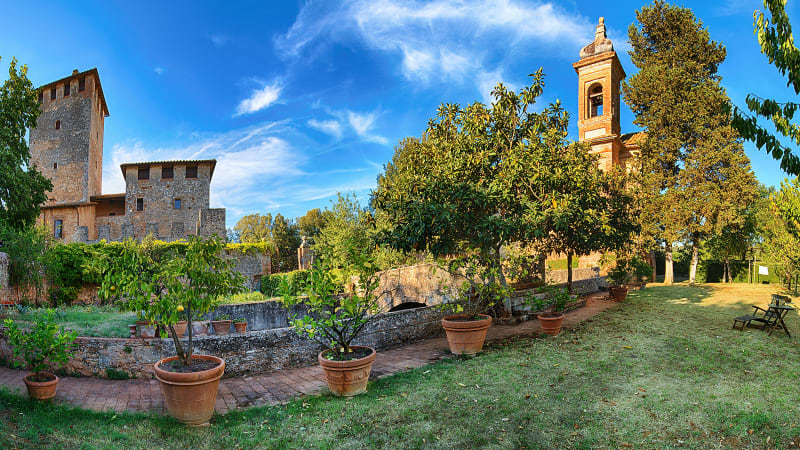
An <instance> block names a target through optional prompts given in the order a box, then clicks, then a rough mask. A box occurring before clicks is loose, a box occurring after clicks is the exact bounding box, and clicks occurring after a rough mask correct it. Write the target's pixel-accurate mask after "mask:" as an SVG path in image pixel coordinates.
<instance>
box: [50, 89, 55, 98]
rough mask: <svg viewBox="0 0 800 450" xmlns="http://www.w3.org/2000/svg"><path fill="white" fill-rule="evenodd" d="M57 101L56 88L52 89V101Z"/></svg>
mask: <svg viewBox="0 0 800 450" xmlns="http://www.w3.org/2000/svg"><path fill="white" fill-rule="evenodd" d="M55 99H56V88H52V89H50V100H55Z"/></svg>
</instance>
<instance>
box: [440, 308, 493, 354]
mask: <svg viewBox="0 0 800 450" xmlns="http://www.w3.org/2000/svg"><path fill="white" fill-rule="evenodd" d="M479 316H481V317H482V319H481V320H454V319H458V318H460V317H469V316H468V315H467V314H456V315H454V316H447V317H445V318H444V319H442V328H444V331H445V332H446V333H447V343H448V344H449V345H450V351H451V352H452V353H453V354H456V355H461V354H464V355H474V354H476V353H479V352H480V351H481V350H483V342H484V341H485V340H486V332H487V331H489V327H490V326H491V325H492V317H491V316H487V315H486V314H479Z"/></svg>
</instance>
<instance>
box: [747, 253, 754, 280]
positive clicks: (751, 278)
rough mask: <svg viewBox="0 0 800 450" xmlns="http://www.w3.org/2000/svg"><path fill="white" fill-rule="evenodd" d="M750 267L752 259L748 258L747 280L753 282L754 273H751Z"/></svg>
mask: <svg viewBox="0 0 800 450" xmlns="http://www.w3.org/2000/svg"><path fill="white" fill-rule="evenodd" d="M750 267H751V266H750V260H749V259H748V260H747V282H748V283H752V282H753V275H752V274H751V269H750Z"/></svg>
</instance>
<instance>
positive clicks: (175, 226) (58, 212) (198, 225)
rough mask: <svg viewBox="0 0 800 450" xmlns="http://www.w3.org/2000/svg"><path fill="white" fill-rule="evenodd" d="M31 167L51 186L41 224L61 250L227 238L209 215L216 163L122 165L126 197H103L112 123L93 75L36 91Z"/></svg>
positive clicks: (217, 217) (216, 216)
mask: <svg viewBox="0 0 800 450" xmlns="http://www.w3.org/2000/svg"><path fill="white" fill-rule="evenodd" d="M39 104H40V105H41V106H40V107H41V110H42V114H41V116H40V117H39V120H38V122H37V124H36V127H35V128H31V130H30V150H31V163H32V164H34V165H36V166H37V168H38V169H39V171H41V172H42V174H43V175H44V176H46V177H47V178H49V179H50V180H51V181H52V182H53V190H52V191H51V192H50V193H49V198H48V200H47V202H45V203H44V204H43V205H42V206H41V208H42V214H41V215H40V216H39V221H40V222H41V223H45V224H46V225H47V226H48V227H49V228H50V229H51V230H52V233H53V236H54V237H56V238H57V239H60V240H62V241H63V242H93V241H96V240H99V239H105V240H109V241H116V240H122V239H125V238H129V237H132V238H142V237H144V236H146V235H147V234H150V233H152V234H153V235H154V236H155V237H157V238H159V239H162V240H176V239H180V238H184V237H186V236H188V235H201V236H211V235H212V234H217V235H219V236H225V209H222V208H209V192H210V183H211V178H212V177H213V175H214V168H215V166H216V161H215V160H181V161H152V162H139V163H126V164H122V165H121V169H122V176H123V177H124V178H125V192H124V193H120V194H103V193H102V174H103V129H104V123H105V118H106V117H108V116H109V112H108V106H107V104H106V99H105V95H104V94H103V88H102V85H101V84H100V76H99V75H98V73H97V69H91V70H87V71H85V72H78V71H77V70H75V71H73V72H72V75H70V76H68V77H66V78H62V79H60V80H57V81H54V82H52V83H49V84H46V85H44V86H42V87H40V88H39Z"/></svg>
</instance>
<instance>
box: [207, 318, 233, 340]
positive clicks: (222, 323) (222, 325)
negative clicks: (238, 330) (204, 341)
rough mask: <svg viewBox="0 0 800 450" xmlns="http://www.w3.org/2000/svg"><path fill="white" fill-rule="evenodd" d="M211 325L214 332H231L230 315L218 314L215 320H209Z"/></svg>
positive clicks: (223, 333)
mask: <svg viewBox="0 0 800 450" xmlns="http://www.w3.org/2000/svg"><path fill="white" fill-rule="evenodd" d="M211 326H212V327H214V334H217V335H226V334H230V332H231V316H229V315H227V314H220V315H219V316H217V320H212V321H211Z"/></svg>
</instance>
